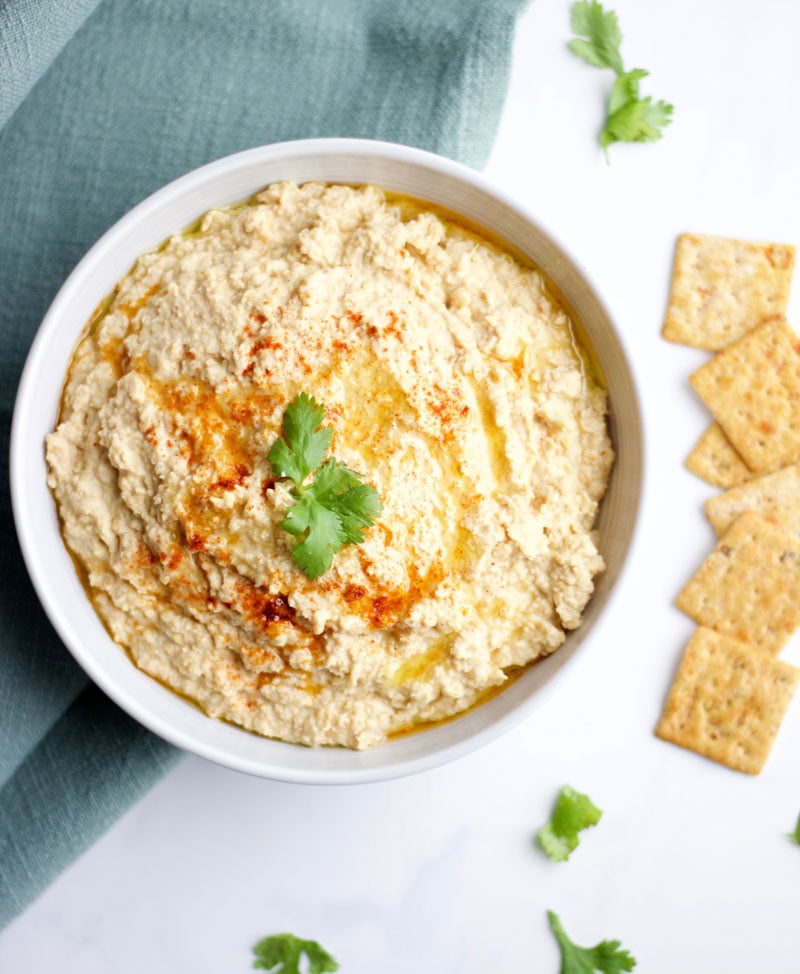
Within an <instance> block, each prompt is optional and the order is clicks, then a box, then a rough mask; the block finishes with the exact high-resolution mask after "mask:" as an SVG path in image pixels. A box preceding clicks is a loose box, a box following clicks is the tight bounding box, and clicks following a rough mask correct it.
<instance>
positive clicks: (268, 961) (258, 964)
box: [253, 933, 339, 974]
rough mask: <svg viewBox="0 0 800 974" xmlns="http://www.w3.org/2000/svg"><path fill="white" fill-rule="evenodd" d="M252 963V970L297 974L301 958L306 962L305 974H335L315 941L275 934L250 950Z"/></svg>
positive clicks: (334, 967) (335, 968)
mask: <svg viewBox="0 0 800 974" xmlns="http://www.w3.org/2000/svg"><path fill="white" fill-rule="evenodd" d="M253 953H254V954H255V955H256V959H255V960H254V961H253V967H255V968H256V969H257V970H261V971H272V972H273V974H300V961H301V959H302V956H303V954H305V956H306V960H307V961H308V974H328V972H329V971H338V970H339V965H338V964H337V963H336V961H335V960H334V959H333V957H331V955H330V954H329V953H328V952H327V951H326V950H325V949H323V948H322V947H320V945H319V944H318V943H317V942H316V940H301V939H300V938H299V937H295V936H294V934H291V933H277V934H274V935H273V936H272V937H265V938H264V939H263V940H260V941H259V942H258V943H257V944H256V945H255V947H254V948H253Z"/></svg>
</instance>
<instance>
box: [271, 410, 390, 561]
mask: <svg viewBox="0 0 800 974" xmlns="http://www.w3.org/2000/svg"><path fill="white" fill-rule="evenodd" d="M324 418H325V410H324V408H323V407H322V406H319V405H317V402H316V400H315V399H314V397H313V396H308V395H306V393H304V392H301V393H300V395H298V396H297V397H296V398H295V399H294V400H293V401H292V402H291V403H290V404H289V405H288V406H287V407H286V411H285V413H284V415H283V425H282V434H281V437H280V438H279V439H277V440H276V441H275V442H274V443H273V444H272V447H271V448H270V451H269V453H268V454H267V459H268V460H269V462H270V464H271V465H272V468H273V470H274V471H275V473H276V475H277V476H278V477H288V478H289V479H291V480H292V481H294V486H293V487H292V488H291V494H292V497H293V498H294V499H295V501H296V502H297V503H295V504H293V505H292V506H291V507H289V508H288V509H287V511H286V514H285V515H284V518H283V520H282V521H281V527H282V528H283V529H284V531H287V532H288V533H289V534H291V535H294V537H297V538H300V539H301V540H300V541H298V543H297V544H296V545H295V546H294V548H293V549H292V558H293V560H294V563H295V564H296V565H297V567H298V568H299V569H300V571H302V572H303V573H304V574H305V575H307V576H308V577H309V578H310V579H312V580H313V579H315V578H319V576H320V575H324V574H325V572H326V571H328V569H329V568H330V567H331V565H332V564H333V556H334V555H335V554H336V553H337V552H338V551H340V550H341V549H342V548H343V547H344V546H345V545H348V544H361V542H362V541H363V540H364V530H363V529H364V528H368V527H371V526H372V525H373V524H374V522H375V518H377V517H378V516H379V515H380V513H381V510H382V506H381V501H380V497H379V496H378V492H377V491H376V490H375V488H374V487H372V486H370V485H369V484H365V483H363V482H362V480H361V477H360V475H359V474H357V473H356V472H355V470H351V469H350V468H349V467H348V466H346V465H345V464H344V463H342V462H340V461H339V460H337V459H336V458H335V457H328V458H327V460H326V459H325V454H326V452H327V450H328V448H329V447H330V444H331V438H332V436H333V430H332V429H331V428H330V427H326V426H322V421H323V420H324ZM311 474H313V475H314V476H313V479H312V480H311V481H310V482H309V483H306V482H305V481H306V480H307V479H308V477H309V476H310V475H311Z"/></svg>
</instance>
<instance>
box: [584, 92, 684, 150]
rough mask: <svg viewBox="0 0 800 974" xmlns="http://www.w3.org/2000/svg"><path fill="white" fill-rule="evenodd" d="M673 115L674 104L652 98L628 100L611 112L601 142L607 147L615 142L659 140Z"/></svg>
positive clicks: (601, 135) (601, 134)
mask: <svg viewBox="0 0 800 974" xmlns="http://www.w3.org/2000/svg"><path fill="white" fill-rule="evenodd" d="M671 115H672V105H667V104H666V102H663V101H657V102H654V101H653V100H652V98H642V99H641V100H639V101H636V100H631V101H628V102H626V103H625V104H623V105H622V106H621V107H620V108H618V109H617V110H616V111H615V112H614V113H613V114H609V116H608V118H607V119H606V124H605V127H604V128H603V131H602V132H601V133H600V144H601V145H602V146H603V148H604V149H606V148H608V146H610V145H612V144H613V143H614V142H657V141H658V140H659V139H660V138H661V136H662V134H663V133H662V132H661V129H662V128H664V126H666V125H669V123H670V117H671Z"/></svg>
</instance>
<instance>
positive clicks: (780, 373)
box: [689, 318, 800, 473]
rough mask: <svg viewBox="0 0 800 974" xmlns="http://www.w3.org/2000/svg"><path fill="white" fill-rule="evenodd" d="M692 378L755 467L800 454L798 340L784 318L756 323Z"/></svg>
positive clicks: (783, 461) (785, 461)
mask: <svg viewBox="0 0 800 974" xmlns="http://www.w3.org/2000/svg"><path fill="white" fill-rule="evenodd" d="M689 382H690V383H691V384H692V386H693V387H694V389H695V390H696V392H697V393H698V395H699V396H700V398H701V399H702V400H703V401H704V402H705V404H706V405H707V406H708V408H709V409H710V410H711V412H712V413H713V415H714V419H716V420H717V422H718V423H719V425H720V426H721V427H722V429H723V431H724V433H725V435H726V436H727V437H728V439H729V440H730V442H731V445H732V446H733V448H734V449H735V450H736V452H737V453H738V454H739V455H740V456H741V457H742V459H743V460H744V462H745V463H746V464H747V466H748V467H750V469H751V470H752V471H754V472H755V473H763V472H766V471H767V470H768V469H769V468H770V467H778V466H782V465H784V464H788V463H793V462H794V461H796V460H797V459H800V342H798V338H797V335H795V333H794V331H793V330H792V329H791V328H790V327H789V325H788V324H787V322H786V321H785V320H784V319H782V318H781V319H776V320H774V321H767V322H765V323H764V324H762V325H759V326H758V327H757V328H754V329H753V331H751V332H750V333H749V334H748V335H745V337H744V338H740V339H739V341H738V342H734V343H733V345H729V346H728V348H726V349H725V351H724V352H720V353H719V355H715V356H714V358H713V359H711V361H709V362H706V364H705V365H702V366H701V367H700V368H699V369H697V370H696V371H695V372H693V373H692V374H691V375H690V376H689Z"/></svg>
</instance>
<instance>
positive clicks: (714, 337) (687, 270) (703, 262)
mask: <svg viewBox="0 0 800 974" xmlns="http://www.w3.org/2000/svg"><path fill="white" fill-rule="evenodd" d="M794 261H795V249H794V247H792V246H789V245H786V244H776V243H753V242H751V241H747V240H730V239H728V238H726V237H712V236H708V235H699V234H694V233H684V234H682V235H681V236H680V237H678V242H677V245H676V248H675V262H674V265H673V271H672V289H671V291H670V298H669V305H668V307H667V314H666V318H665V319H664V327H663V329H662V331H661V334H662V335H663V337H664V338H666V339H668V340H669V341H671V342H680V343H682V344H684V345H693V346H694V347H695V348H705V349H708V350H709V351H712V352H717V351H720V350H721V349H723V348H726V347H727V346H728V345H730V344H731V342H733V341H736V340H737V339H738V338H741V337H742V336H743V335H745V334H746V333H747V332H748V331H749V330H750V329H751V328H753V327H754V326H755V325H757V324H758V323H759V322H761V321H763V320H764V319H765V318H768V317H770V316H772V315H783V314H785V313H786V305H787V304H788V301H789V287H790V282H791V278H792V271H793V269H794Z"/></svg>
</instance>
